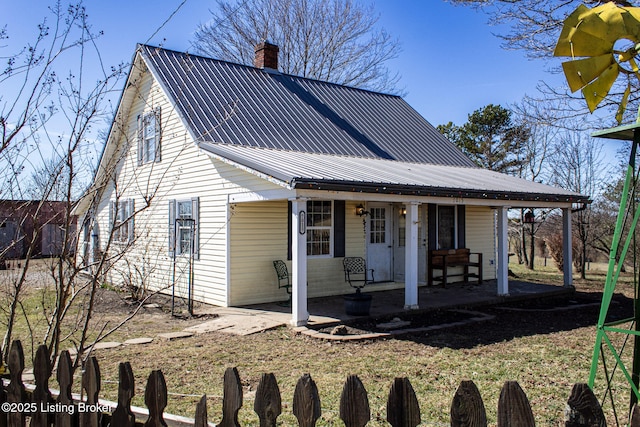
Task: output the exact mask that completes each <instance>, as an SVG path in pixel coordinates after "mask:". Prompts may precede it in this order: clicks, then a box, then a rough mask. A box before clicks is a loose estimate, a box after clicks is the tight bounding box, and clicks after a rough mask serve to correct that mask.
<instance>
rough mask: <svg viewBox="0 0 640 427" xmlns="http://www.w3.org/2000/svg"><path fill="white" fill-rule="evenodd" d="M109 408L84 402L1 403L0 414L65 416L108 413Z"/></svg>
mask: <svg viewBox="0 0 640 427" xmlns="http://www.w3.org/2000/svg"><path fill="white" fill-rule="evenodd" d="M110 411H111V408H110V407H109V406H107V405H100V404H95V405H89V404H88V403H86V402H78V403H76V404H64V403H46V402H40V403H36V402H26V403H23V402H18V403H10V402H3V403H2V412H4V413H10V412H20V413H26V414H32V413H34V412H49V413H66V414H71V415H73V414H75V413H76V412H78V413H84V412H110Z"/></svg>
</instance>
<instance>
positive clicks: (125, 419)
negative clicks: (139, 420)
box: [111, 362, 136, 427]
mask: <svg viewBox="0 0 640 427" xmlns="http://www.w3.org/2000/svg"><path fill="white" fill-rule="evenodd" d="M134 394H135V380H134V378H133V370H132V369H131V364H130V363H129V362H124V363H120V364H119V365H118V405H117V406H116V409H115V410H114V411H113V414H112V415H111V425H113V426H122V427H134V426H135V425H136V417H135V415H133V412H131V399H133V395H134Z"/></svg>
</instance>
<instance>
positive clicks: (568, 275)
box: [562, 208, 573, 288]
mask: <svg viewBox="0 0 640 427" xmlns="http://www.w3.org/2000/svg"><path fill="white" fill-rule="evenodd" d="M571 242H572V236H571V209H570V208H563V209H562V265H563V270H564V271H563V276H564V286H565V288H570V287H572V286H573V249H572V245H571Z"/></svg>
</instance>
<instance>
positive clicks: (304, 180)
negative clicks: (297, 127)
mask: <svg viewBox="0 0 640 427" xmlns="http://www.w3.org/2000/svg"><path fill="white" fill-rule="evenodd" d="M200 148H202V149H203V150H204V151H205V152H207V153H209V154H210V155H212V156H214V157H216V158H218V159H222V160H224V161H229V162H231V163H233V164H235V165H239V166H242V167H244V168H246V169H248V170H250V171H251V172H254V173H258V174H261V175H263V176H268V177H270V178H272V179H274V180H275V181H278V182H279V183H281V184H282V185H285V186H287V187H290V188H300V189H319V190H336V191H357V192H372V193H388V194H404V195H412V196H440V197H442V196H444V197H462V198H475V199H494V200H521V201H540V202H569V203H587V202H589V200H588V197H586V196H583V195H580V194H578V193H574V192H571V191H567V190H564V189H561V188H556V187H551V186H548V185H544V184H540V183H537V182H531V181H527V180H524V179H521V178H517V177H514V176H510V175H506V174H502V173H498V172H493V171H490V170H486V169H482V168H471V167H461V166H448V165H434V164H425V163H415V162H401V161H394V160H387V159H375V158H363V157H354V156H338V155H331V154H318V153H303V152H298V151H286V150H275V149H267V148H259V147H244V146H239V145H233V144H211V143H201V144H200Z"/></svg>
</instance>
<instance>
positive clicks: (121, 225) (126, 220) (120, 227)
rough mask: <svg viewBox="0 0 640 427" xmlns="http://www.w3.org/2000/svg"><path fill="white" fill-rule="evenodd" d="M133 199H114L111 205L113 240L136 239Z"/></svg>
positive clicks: (110, 220)
mask: <svg viewBox="0 0 640 427" xmlns="http://www.w3.org/2000/svg"><path fill="white" fill-rule="evenodd" d="M134 212H135V204H134V201H133V199H128V200H118V201H112V202H111V203H110V205H109V222H110V223H111V225H112V227H113V238H112V239H113V241H114V242H117V243H129V242H132V241H133V239H134V228H133V226H134V221H133V217H134Z"/></svg>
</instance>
